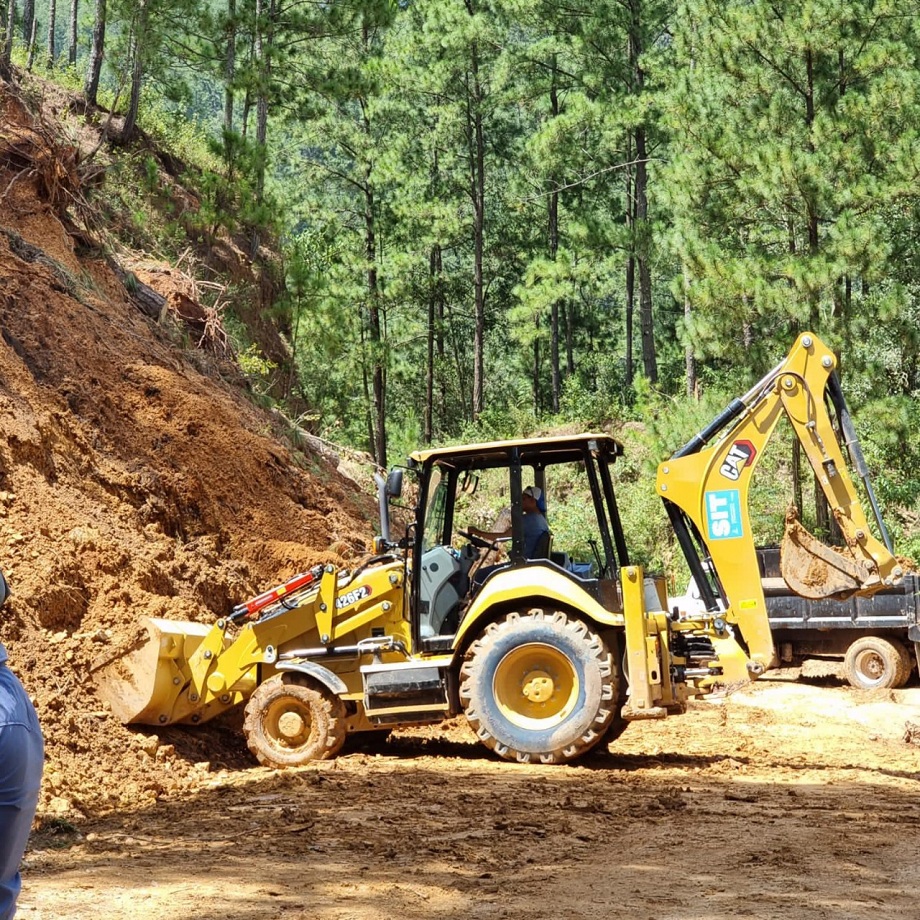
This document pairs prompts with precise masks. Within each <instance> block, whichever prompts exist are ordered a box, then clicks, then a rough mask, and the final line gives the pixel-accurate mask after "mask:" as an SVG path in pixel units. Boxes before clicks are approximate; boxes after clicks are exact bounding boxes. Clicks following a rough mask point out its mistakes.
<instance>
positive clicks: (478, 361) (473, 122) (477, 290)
mask: <svg viewBox="0 0 920 920" xmlns="http://www.w3.org/2000/svg"><path fill="white" fill-rule="evenodd" d="M470 76H471V78H472V81H473V85H472V95H471V97H468V103H467V104H468V106H469V110H468V114H467V118H468V127H469V129H470V131H471V135H472V137H471V141H472V150H471V151H470V153H471V157H470V167H471V168H470V194H471V196H472V199H473V295H474V302H475V320H474V322H475V327H474V331H473V421H475V420H476V419H478V418H479V416H480V415H481V414H482V411H483V409H484V408H485V339H486V302H485V281H484V275H483V266H484V260H485V256H484V249H485V210H486V183H485V133H484V131H483V124H482V102H483V90H482V84H481V83H480V77H479V48H478V45H476V44H475V43H474V45H473V49H472V55H471V59H470Z"/></svg>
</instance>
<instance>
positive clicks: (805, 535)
mask: <svg viewBox="0 0 920 920" xmlns="http://www.w3.org/2000/svg"><path fill="white" fill-rule="evenodd" d="M780 571H781V572H782V576H783V578H784V579H785V581H786V584H787V585H789V587H790V588H791V589H792V590H793V591H795V593H796V594H798V595H800V596H801V597H807V598H812V599H820V598H824V597H836V598H841V599H842V598H846V597H849V596H850V595H852V594H855V593H856V592H857V591H862V592H870V591H871V590H872V589H873V588H880V587H881V582H880V580H879V578H878V575H877V574H876V573H873V572H871V571H869V570H868V569H867V568H866V567H865V566H864V565H861V564H860V563H859V562H857V561H856V559H855V558H854V557H853V556H850V555H848V554H847V551H846V550H845V549H843V548H831V547H830V546H827V545H825V544H824V543H822V542H821V541H820V540H819V539H818V538H817V537H815V536H813V535H812V534H810V533H809V532H808V531H807V530H806V529H805V528H804V527H803V526H802V523H801V521H799V519H798V517H797V516H796V513H795V511H794V509H791V510H790V511H789V512H788V513H787V514H786V532H785V534H784V535H783V542H782V546H781V547H780Z"/></svg>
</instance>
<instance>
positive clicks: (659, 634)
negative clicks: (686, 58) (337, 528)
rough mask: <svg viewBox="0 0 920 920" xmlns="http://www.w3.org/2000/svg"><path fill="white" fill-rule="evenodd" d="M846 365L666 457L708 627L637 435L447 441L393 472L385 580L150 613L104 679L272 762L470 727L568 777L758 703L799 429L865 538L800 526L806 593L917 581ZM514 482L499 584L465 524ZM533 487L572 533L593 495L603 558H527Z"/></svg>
mask: <svg viewBox="0 0 920 920" xmlns="http://www.w3.org/2000/svg"><path fill="white" fill-rule="evenodd" d="M836 365H837V359H836V357H835V355H834V353H833V352H832V351H831V350H830V349H829V348H828V347H827V346H826V345H825V344H824V343H823V342H821V341H820V339H818V337H817V336H815V335H813V334H811V333H805V334H803V335H801V336H799V338H798V339H797V340H796V342H795V344H794V345H793V347H792V349H791V351H790V352H789V354H788V355H787V356H786V357H785V359H783V360H782V361H780V362H779V363H778V364H777V365H776V366H775V367H774V368H772V369H771V370H770V371H769V372H768V373H767V374H766V375H765V376H764V377H763V378H762V379H761V380H760V381H758V383H757V384H756V385H755V386H754V387H752V388H751V389H750V390H749V391H748V392H747V393H746V394H744V395H743V396H741V397H739V398H737V399H735V400H733V401H732V403H731V404H730V405H729V406H727V407H726V408H725V410H724V411H722V412H721V413H720V414H719V415H718V417H717V418H716V419H714V420H713V422H712V423H710V424H709V425H708V426H706V428H705V429H704V430H703V431H701V432H699V433H698V434H696V435H695V436H694V437H693V438H692V439H691V440H690V441H688V442H687V444H685V445H684V446H683V447H681V448H680V449H679V450H677V451H675V453H674V454H673V455H672V456H671V457H670V458H669V459H668V460H666V461H664V462H663V463H661V464H660V466H659V468H658V474H657V479H656V486H655V487H656V489H657V492H658V495H659V496H660V497H661V499H662V500H663V502H664V507H665V510H666V512H667V516H668V519H669V520H670V524H671V526H672V527H673V530H674V534H675V537H676V540H677V543H678V544H679V546H680V548H681V550H682V551H683V553H684V555H685V557H686V560H687V564H688V566H689V569H690V572H691V574H692V575H693V577H694V578H695V580H696V582H697V584H698V586H699V589H700V596H701V604H700V605H699V609H698V610H697V611H695V612H694V614H693V615H692V616H687V615H685V614H682V613H681V612H680V611H671V610H669V609H668V605H667V596H666V592H665V582H664V579H663V578H661V577H657V576H656V577H650V576H646V574H645V573H644V571H643V568H642V566H640V565H638V564H636V563H635V562H634V561H633V559H632V558H631V556H630V539H629V536H630V535H629V534H627V533H626V532H624V527H623V522H622V520H621V518H620V513H619V510H618V504H617V493H618V489H617V487H616V485H615V474H614V471H615V467H616V462H617V460H618V458H620V457H621V456H622V454H623V447H622V445H621V444H620V442H619V441H617V440H616V439H615V438H614V437H612V436H610V435H608V434H604V433H585V434H578V435H564V436H557V437H544V438H532V439H519V440H507V441H499V442H489V443H481V444H467V445H462V446H453V447H443V448H437V449H431V450H421V451H417V452H416V453H414V454H412V455H411V456H410V458H409V460H408V464H407V465H406V466H405V467H402V468H396V469H394V470H392V471H391V472H390V473H389V475H388V476H387V477H386V478H384V476H383V475H382V474H378V475H377V477H376V478H377V485H378V494H379V506H380V525H381V528H380V529H381V535H380V537H378V538H377V540H376V542H375V552H374V554H373V555H371V556H370V557H369V558H367V559H366V560H365V561H364V562H363V563H361V564H360V565H357V566H356V567H354V568H337V567H335V566H331V565H326V566H320V567H317V568H314V569H312V570H311V571H309V572H305V573H303V574H301V575H298V576H297V577H296V578H294V579H291V580H290V581H288V582H286V583H285V584H283V585H279V586H278V587H276V588H273V589H272V590H270V591H267V592H265V593H264V594H262V595H260V596H259V597H257V598H253V599H252V600H250V601H247V602H245V603H242V604H240V605H239V606H238V607H236V608H235V609H234V610H232V611H229V612H228V613H227V614H226V615H225V616H221V617H220V618H219V619H217V620H216V622H214V623H213V624H211V625H207V624H198V623H190V622H173V621H170V620H165V619H148V620H146V622H145V625H146V636H147V639H146V641H145V642H144V643H143V644H142V645H141V646H140V647H138V648H137V649H135V650H133V651H131V652H130V653H129V654H128V655H126V656H125V657H123V658H120V659H118V660H116V661H114V662H111V663H110V664H108V665H107V666H106V667H104V668H101V669H100V670H99V671H98V672H97V681H98V684H99V688H100V692H101V694H102V696H103V697H104V698H105V699H106V700H107V701H108V703H109V704H110V706H111V708H112V711H113V712H114V713H115V715H116V716H118V717H119V718H120V719H121V720H123V721H124V722H126V723H138V724H146V725H154V726H163V725H171V724H175V723H180V724H189V725H194V724H200V723H203V722H206V721H207V720H209V719H213V718H214V717H215V716H218V715H220V714H221V713H223V712H226V711H227V710H229V709H231V708H233V707H238V706H242V707H244V710H245V715H244V719H243V731H244V733H245V736H246V741H247V744H248V746H249V748H250V750H251V751H252V752H253V754H254V755H255V757H256V758H257V759H258V760H259V761H260V762H261V763H263V764H266V765H270V766H277V767H283V766H296V765H301V764H305V763H307V762H310V761H313V760H319V759H325V758H330V757H333V756H335V755H336V753H338V752H339V751H340V750H341V748H342V746H343V744H344V743H345V740H346V738H347V737H348V736H349V735H350V734H352V733H355V732H366V731H385V730H389V729H392V728H397V727H403V726H409V725H417V724H424V723H434V722H439V721H441V720H443V719H445V718H447V717H451V716H454V715H459V714H461V713H462V714H464V715H465V716H466V719H467V721H468V722H469V725H470V726H471V728H472V730H473V732H474V733H475V735H476V737H477V738H478V739H479V740H480V741H481V742H482V744H483V745H484V746H485V747H486V748H488V749H490V750H491V751H493V752H494V753H495V754H497V755H498V756H499V757H501V758H505V759H507V760H511V761H519V762H524V763H528V762H533V763H545V764H560V763H568V762H571V761H573V760H575V759H576V758H578V757H580V756H582V755H584V754H585V753H586V752H588V751H590V750H591V749H592V748H594V747H595V746H597V745H598V744H601V743H602V742H605V741H608V742H609V741H611V740H612V739H614V738H616V737H617V736H618V735H619V733H620V732H622V731H623V730H624V728H626V727H627V726H628V724H629V723H630V722H632V721H636V720H654V719H664V718H667V717H670V716H674V715H677V714H680V713H683V712H684V711H685V710H686V709H687V703H688V702H689V701H690V700H694V699H698V698H703V697H706V696H707V695H709V694H711V693H713V692H715V691H718V690H725V689H726V688H731V687H736V686H741V685H743V684H745V683H747V682H749V681H751V680H753V679H755V678H756V677H758V676H759V675H761V674H763V673H764V672H765V671H767V669H769V668H770V667H772V666H774V665H775V664H776V662H777V656H776V653H775V648H774V643H773V638H772V634H771V629H770V622H769V619H768V616H767V606H766V603H765V598H764V592H763V587H762V582H761V579H760V577H759V573H758V563H757V557H756V553H755V544H754V539H753V537H752V528H751V521H750V516H749V510H748V490H749V487H750V482H751V477H752V475H753V473H754V470H755V469H756V466H757V463H758V461H759V459H760V458H761V456H762V454H763V450H764V448H765V446H766V444H767V442H768V440H769V439H770V437H771V435H772V434H773V432H774V429H775V427H776V425H777V423H778V422H779V421H780V419H781V418H783V417H785V418H787V419H788V421H789V422H790V423H791V426H792V429H793V431H794V432H795V435H796V436H797V437H798V439H799V441H800V443H801V446H802V449H803V452H804V453H805V455H806V456H807V457H808V460H809V462H810V464H811V467H812V468H813V470H814V473H815V476H816V477H817V481H818V482H819V483H820V485H821V488H822V489H823V491H824V494H825V495H826V497H827V501H828V503H829V506H830V508H831V510H832V513H833V515H834V518H835V520H836V522H837V524H838V526H839V528H840V531H841V533H842V534H843V538H844V545H843V546H842V547H839V548H830V547H827V546H825V545H824V544H822V543H819V542H818V541H817V540H816V539H815V538H814V537H813V536H811V535H810V534H809V533H808V532H807V531H806V530H804V528H802V527H801V525H799V524H798V523H797V522H792V525H793V526H790V527H788V528H787V533H786V537H785V538H784V544H783V553H782V567H783V574H784V578H785V579H786V582H787V583H788V584H789V585H792V586H794V587H795V589H796V590H797V591H799V592H801V593H802V594H803V595H805V596H809V597H813V598H815V597H825V596H851V595H854V594H865V595H871V594H872V593H873V592H875V591H877V590H879V589H881V588H883V587H885V586H890V585H893V584H895V583H896V582H897V581H898V580H899V579H900V578H901V577H902V575H903V572H902V567H901V565H900V564H899V561H898V560H897V558H896V557H895V556H894V553H893V551H892V546H891V542H890V538H889V537H888V534H887V531H886V530H885V527H884V524H883V522H882V519H881V515H880V513H879V508H878V503H877V501H876V499H875V496H874V493H873V491H872V487H871V482H870V481H869V478H868V471H867V470H866V467H865V461H864V460H863V458H862V454H861V451H860V448H859V443H858V441H857V439H856V436H855V431H854V430H853V425H852V422H851V420H850V416H849V413H848V411H847V407H846V403H845V401H844V398H843V393H842V391H841V389H840V385H839V382H838V380H837V376H836V374H835V368H836ZM835 426H836V427H835ZM841 445H842V446H841ZM844 451H846V453H847V455H848V456H849V458H850V460H851V461H852V463H853V466H854V468H855V471H856V474H857V475H858V476H859V478H861V479H862V482H863V486H864V492H865V494H866V496H867V502H868V504H869V506H870V507H871V510H872V512H873V516H874V518H875V521H874V523H875V529H876V531H877V533H878V536H876V534H875V533H873V530H872V529H871V528H870V526H869V523H868V520H867V518H866V513H865V511H864V508H863V504H862V502H861V500H860V498H859V495H858V494H857V490H856V487H855V485H854V482H853V479H852V478H851V476H850V473H849V470H848V464H847V462H846V460H845V457H844ZM404 475H407V476H411V477H413V478H414V480H415V489H414V493H415V495H417V499H416V501H415V505H414V509H413V517H412V521H411V523H410V524H409V525H408V527H407V529H406V531H405V533H404V534H402V535H400V536H398V537H397V536H395V535H394V533H393V528H391V524H390V504H391V503H392V502H393V501H394V500H395V499H396V498H398V497H399V496H400V495H401V493H402V484H403V478H404ZM496 480H497V481H500V482H501V483H502V488H503V489H504V490H505V494H506V496H507V498H508V500H509V502H510V517H511V525H510V528H509V533H510V538H509V541H508V543H507V544H505V545H504V551H505V552H506V554H507V562H506V563H504V564H501V565H490V566H489V567H488V568H484V567H483V563H484V562H485V561H487V560H490V561H493V562H494V561H495V558H496V551H497V550H498V549H499V547H498V545H497V544H496V543H495V542H493V541H489V540H485V539H483V538H482V537H480V536H476V535H474V534H472V533H470V530H469V525H468V523H467V522H466V521H464V519H463V516H464V508H465V507H467V506H468V504H469V494H470V493H471V492H472V491H474V490H475V489H476V488H478V486H479V483H480V482H481V481H491V482H493V483H494V482H495V481H496ZM527 485H535V486H537V487H538V488H539V489H540V490H541V492H542V495H543V497H545V498H546V499H547V501H548V506H547V516H548V518H549V521H550V524H551V522H552V496H553V495H554V490H555V493H556V494H561V493H562V491H563V490H569V491H570V492H571V491H572V490H577V491H576V494H579V495H582V494H583V495H586V496H589V498H588V500H587V502H586V503H585V516H586V518H587V519H588V521H589V524H586V525H585V526H586V527H590V529H591V531H592V533H593V539H592V540H591V541H590V545H591V547H592V551H591V555H592V556H593V558H592V559H588V560H583V559H582V560H574V561H573V560H569V559H567V557H566V552H565V547H560V546H550V547H547V548H546V550H545V554H542V555H541V556H540V557H539V558H527V556H526V555H525V552H524V548H525V544H524V536H525V530H526V529H527V524H528V522H527V521H525V520H524V518H525V514H524V511H523V509H522V494H523V492H524V490H525V488H526V486H527ZM531 513H534V512H531ZM585 545H589V544H585ZM574 562H580V564H574ZM481 568H482V570H483V572H487V573H488V574H487V575H486V576H485V577H477V575H478V573H479V572H480V569H481Z"/></svg>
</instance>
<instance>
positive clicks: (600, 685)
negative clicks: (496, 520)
mask: <svg viewBox="0 0 920 920" xmlns="http://www.w3.org/2000/svg"><path fill="white" fill-rule="evenodd" d="M617 682H618V681H617V673H616V670H615V664H614V660H613V656H612V655H611V654H610V651H609V650H608V648H607V646H606V645H605V644H604V642H603V640H602V639H601V637H600V636H598V635H597V633H595V632H593V631H592V630H591V629H589V628H588V627H587V626H586V625H585V624H584V623H582V622H581V621H580V620H576V619H573V618H571V617H570V616H568V615H567V614H565V613H563V612H561V611H553V612H549V613H546V612H544V611H543V610H531V611H529V612H528V613H526V614H522V613H518V612H515V613H511V614H509V615H508V616H506V617H505V618H504V619H501V620H499V621H498V622H496V623H491V624H489V626H488V627H487V628H486V630H485V632H484V633H483V634H482V635H481V636H480V637H479V638H478V639H477V640H476V641H475V642H474V643H473V644H472V646H471V647H470V650H469V652H468V654H467V660H466V662H465V663H464V665H463V668H462V669H461V671H460V702H461V704H462V706H463V709H464V712H465V713H466V717H467V719H468V721H469V723H470V726H471V727H472V729H473V731H474V732H475V733H476V736H477V737H478V738H479V740H480V741H481V742H482V743H483V744H484V745H485V746H486V747H488V748H491V749H492V750H493V751H495V753H496V754H498V755H499V756H500V757H503V758H505V760H516V761H518V762H520V763H546V764H555V763H569V762H570V761H572V760H575V759H576V758H577V757H580V756H581V755H582V754H585V753H586V752H587V751H589V750H591V748H593V747H594V746H595V745H596V744H598V743H599V742H600V741H601V739H602V738H603V737H604V735H605V734H606V733H607V731H608V729H609V727H610V724H611V721H612V720H613V718H614V716H615V710H616V700H617Z"/></svg>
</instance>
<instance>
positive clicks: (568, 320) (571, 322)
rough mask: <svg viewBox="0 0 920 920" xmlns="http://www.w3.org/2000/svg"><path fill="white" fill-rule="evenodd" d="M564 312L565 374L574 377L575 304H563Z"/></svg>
mask: <svg viewBox="0 0 920 920" xmlns="http://www.w3.org/2000/svg"><path fill="white" fill-rule="evenodd" d="M563 309H564V311H565V373H566V377H574V376H575V304H574V303H565V304H563Z"/></svg>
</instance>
